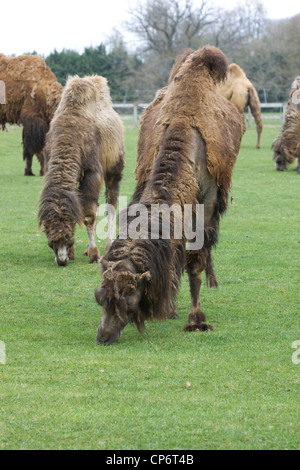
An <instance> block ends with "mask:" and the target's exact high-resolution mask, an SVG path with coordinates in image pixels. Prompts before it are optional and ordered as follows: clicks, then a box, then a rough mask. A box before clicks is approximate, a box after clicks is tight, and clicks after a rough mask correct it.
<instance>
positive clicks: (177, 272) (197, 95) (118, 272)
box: [95, 46, 244, 345]
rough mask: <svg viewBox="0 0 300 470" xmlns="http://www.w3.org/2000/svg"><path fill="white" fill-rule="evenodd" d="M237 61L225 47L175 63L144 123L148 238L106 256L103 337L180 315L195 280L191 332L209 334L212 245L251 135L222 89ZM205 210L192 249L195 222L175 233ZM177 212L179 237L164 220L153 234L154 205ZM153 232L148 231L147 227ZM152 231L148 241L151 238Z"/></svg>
mask: <svg viewBox="0 0 300 470" xmlns="http://www.w3.org/2000/svg"><path fill="white" fill-rule="evenodd" d="M227 66H228V63H227V59H226V57H225V56H224V54H223V53H222V52H221V51H220V50H219V49H217V48H215V47H208V46H207V47H204V48H202V49H199V50H196V51H191V50H190V51H188V52H187V53H186V54H185V55H184V56H182V57H180V58H179V59H178V60H177V61H176V63H175V66H174V67H173V69H172V71H171V75H170V79H169V83H168V85H167V87H165V88H164V89H162V90H160V91H159V92H158V93H157V95H156V97H155V99H154V101H153V102H152V104H151V105H150V106H149V107H148V108H146V110H145V113H144V116H143V119H142V122H141V127H140V135H139V142H138V156H137V171H136V175H137V185H136V189H135V192H134V195H133V199H132V202H131V204H130V205H129V206H128V208H127V209H126V211H125V212H126V214H127V218H126V223H127V228H128V233H129V231H130V230H129V229H130V226H131V224H132V222H134V215H133V214H132V213H131V210H132V208H134V207H135V205H136V204H137V203H138V207H141V208H143V207H144V208H145V211H146V219H149V220H150V222H151V224H148V225H147V228H148V233H146V234H145V233H143V234H142V235H143V236H142V237H141V238H138V237H130V236H128V237H127V238H122V237H120V235H119V237H117V238H116V240H115V241H114V242H113V243H112V245H111V247H110V249H109V251H108V252H107V253H106V255H105V256H104V257H103V258H102V261H101V262H102V269H103V280H102V283H101V285H100V287H99V288H98V289H97V290H96V292H95V297H96V301H97V302H98V304H99V305H101V306H102V317H101V322H100V326H99V328H98V331H97V336H96V340H97V342H98V343H99V344H106V345H108V344H112V343H114V342H116V341H118V339H119V338H120V336H121V334H122V332H123V330H124V328H125V327H126V325H127V324H128V323H133V324H134V325H135V326H136V327H137V329H138V331H140V332H142V331H143V330H144V328H145V326H144V324H145V321H146V320H152V319H165V318H176V316H177V312H176V305H175V299H176V296H177V294H178V290H179V286H180V279H181V275H182V274H183V271H184V269H186V271H187V273H188V276H189V283H190V293H191V308H190V312H189V314H188V323H187V325H186V326H185V328H184V330H185V331H195V330H196V331H199V330H200V331H208V330H212V329H213V327H212V326H211V325H209V324H207V323H206V315H205V314H204V313H203V311H202V310H201V305H200V300H199V294H200V287H201V283H202V281H201V274H202V272H203V271H206V275H207V281H208V284H209V285H210V286H211V287H216V286H217V281H216V278H215V275H214V272H213V269H212V261H211V249H212V246H214V245H215V244H216V243H217V240H218V228H219V220H220V216H221V215H222V214H223V213H224V212H225V210H226V208H227V203H228V193H229V189H230V185H231V176H232V170H233V167H234V164H235V161H236V158H237V155H238V152H239V148H240V143H241V138H242V135H243V132H244V126H243V119H242V117H241V114H240V113H239V112H238V110H237V109H236V107H235V106H234V105H233V104H232V103H230V102H229V101H228V100H227V99H226V98H224V97H223V96H221V95H220V94H219V93H218V84H219V83H220V82H221V81H222V80H224V79H225V77H226V74H227ZM201 204H204V243H203V246H202V248H201V247H199V248H198V249H197V250H196V249H195V250H192V249H191V246H190V245H188V246H187V245H186V242H188V241H191V239H192V236H191V238H189V237H188V236H187V234H186V230H185V229H186V226H185V224H183V223H182V219H181V222H180V224H181V225H180V226H179V228H180V227H181V234H180V235H181V236H180V237H178V236H176V237H175V227H177V229H178V219H179V218H180V215H181V214H180V212H183V211H185V209H186V207H187V206H188V205H189V206H191V207H192V208H193V218H194V220H196V222H197V209H198V207H199V206H200V205H201ZM157 206H158V207H159V208H161V207H162V206H164V207H168V208H172V207H175V206H176V208H177V209H179V211H178V210H177V211H176V210H174V213H173V214H171V216H170V220H169V228H170V237H169V238H167V237H164V236H163V214H160V215H159V218H158V226H159V233H158V235H159V236H158V237H153V236H152V232H151V226H152V221H153V218H152V210H153V207H157ZM146 232H147V230H146ZM145 235H146V236H145Z"/></svg>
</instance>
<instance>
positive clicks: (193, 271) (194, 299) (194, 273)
mask: <svg viewBox="0 0 300 470" xmlns="http://www.w3.org/2000/svg"><path fill="white" fill-rule="evenodd" d="M203 270H204V263H203V260H202V257H201V254H200V252H191V251H188V252H187V262H186V271H187V273H188V276H189V283H190V293H191V310H190V313H189V315H188V324H187V325H186V326H185V328H184V331H208V330H210V331H212V330H213V327H212V326H211V325H207V323H205V322H206V316H205V314H204V313H203V312H202V310H201V308H200V288H201V285H202V281H201V273H202V271H203Z"/></svg>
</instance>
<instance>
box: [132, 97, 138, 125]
mask: <svg viewBox="0 0 300 470" xmlns="http://www.w3.org/2000/svg"><path fill="white" fill-rule="evenodd" d="M133 124H134V127H137V125H138V107H137V103H134V105H133Z"/></svg>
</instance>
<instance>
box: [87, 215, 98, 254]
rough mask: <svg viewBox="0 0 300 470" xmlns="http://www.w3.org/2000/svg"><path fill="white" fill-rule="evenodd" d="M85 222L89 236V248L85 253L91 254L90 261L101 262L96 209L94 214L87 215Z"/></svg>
mask: <svg viewBox="0 0 300 470" xmlns="http://www.w3.org/2000/svg"><path fill="white" fill-rule="evenodd" d="M84 223H85V226H86V229H87V233H88V237H89V242H88V245H87V249H86V251H85V253H84V254H85V255H86V256H89V258H90V263H100V251H99V250H98V248H97V245H96V241H95V237H96V225H97V217H96V211H95V215H94V216H89V217H85V219H84Z"/></svg>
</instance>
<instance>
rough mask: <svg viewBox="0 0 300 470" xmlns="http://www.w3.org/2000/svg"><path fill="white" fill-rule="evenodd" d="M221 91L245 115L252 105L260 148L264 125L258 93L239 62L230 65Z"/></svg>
mask: <svg viewBox="0 0 300 470" xmlns="http://www.w3.org/2000/svg"><path fill="white" fill-rule="evenodd" d="M219 92H220V93H221V95H223V96H225V98H227V99H228V100H229V101H231V102H232V103H233V104H234V105H235V106H236V107H237V109H238V110H239V112H240V113H241V114H242V115H243V116H244V112H245V108H246V107H247V106H250V109H251V113H252V115H253V117H254V119H255V122H256V130H257V144H256V148H257V149H259V148H260V136H261V133H262V128H263V125H262V120H261V109H260V102H259V98H258V94H257V91H256V90H255V88H254V86H253V84H252V83H251V82H250V80H249V79H248V78H247V76H246V74H245V72H244V71H243V70H242V69H241V68H240V67H239V66H238V65H237V64H230V65H229V73H228V77H227V80H226V81H225V82H224V83H222V84H220V88H219Z"/></svg>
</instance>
